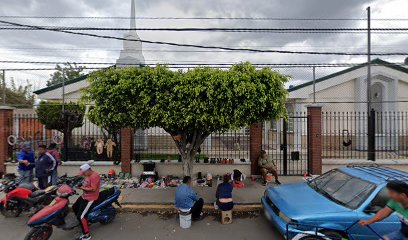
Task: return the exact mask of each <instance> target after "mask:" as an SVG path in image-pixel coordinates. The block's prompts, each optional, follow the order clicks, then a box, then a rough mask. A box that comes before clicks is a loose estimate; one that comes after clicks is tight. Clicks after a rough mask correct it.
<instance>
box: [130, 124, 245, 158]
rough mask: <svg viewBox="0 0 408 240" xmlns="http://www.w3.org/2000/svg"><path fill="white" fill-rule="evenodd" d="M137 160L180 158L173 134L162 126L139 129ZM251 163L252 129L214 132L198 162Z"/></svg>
mask: <svg viewBox="0 0 408 240" xmlns="http://www.w3.org/2000/svg"><path fill="white" fill-rule="evenodd" d="M134 156H135V159H136V161H140V160H161V161H179V160H180V154H179V150H178V149H177V147H176V145H175V143H174V140H173V139H172V137H171V136H170V135H169V134H168V133H167V132H165V131H164V130H163V129H161V128H158V127H157V128H150V129H146V130H142V129H139V130H136V133H135V138H134ZM224 159H234V161H244V160H245V161H247V162H249V129H247V128H244V129H240V130H234V131H228V132H225V133H213V134H211V135H210V136H209V137H208V138H207V139H206V140H205V141H204V143H203V144H202V145H201V147H200V149H199V151H198V153H197V156H196V162H202V163H204V162H207V161H224Z"/></svg>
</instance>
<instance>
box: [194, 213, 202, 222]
mask: <svg viewBox="0 0 408 240" xmlns="http://www.w3.org/2000/svg"><path fill="white" fill-rule="evenodd" d="M204 218H205V216H204V214H203V213H200V216H199V217H198V218H193V219H191V221H195V222H196V221H201V220H203V219H204Z"/></svg>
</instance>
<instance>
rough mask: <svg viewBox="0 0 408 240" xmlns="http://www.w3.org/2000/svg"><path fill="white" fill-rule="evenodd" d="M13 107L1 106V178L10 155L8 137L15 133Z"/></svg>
mask: <svg viewBox="0 0 408 240" xmlns="http://www.w3.org/2000/svg"><path fill="white" fill-rule="evenodd" d="M13 109H14V108H12V107H7V106H0V178H1V177H2V175H3V174H6V165H5V162H6V160H7V158H8V157H9V156H10V154H9V153H10V152H9V144H8V142H7V138H8V136H10V135H12V134H13Z"/></svg>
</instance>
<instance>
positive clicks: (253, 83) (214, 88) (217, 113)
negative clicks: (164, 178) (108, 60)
mask: <svg viewBox="0 0 408 240" xmlns="http://www.w3.org/2000/svg"><path fill="white" fill-rule="evenodd" d="M288 79H289V77H288V76H285V75H282V74H280V73H278V72H276V71H273V70H272V69H271V68H262V69H256V68H255V67H254V66H252V65H251V64H250V63H242V64H238V65H235V66H233V67H231V69H229V70H221V69H214V68H195V69H192V70H189V71H187V72H182V71H177V72H174V71H171V70H169V69H168V68H167V67H165V66H156V67H155V68H150V67H143V68H137V67H136V68H124V69H113V68H110V69H105V70H100V71H96V72H94V73H92V74H90V76H89V78H88V81H89V83H90V86H89V88H88V89H86V90H85V92H84V95H83V100H85V101H87V102H94V103H95V106H94V108H92V109H91V110H90V113H89V114H90V115H91V116H92V118H93V119H95V120H96V121H97V122H96V123H97V125H99V126H100V127H104V126H106V125H109V126H111V125H113V126H115V127H117V128H120V127H131V128H143V129H146V128H150V127H156V126H157V127H161V128H163V129H164V130H165V131H167V132H168V133H169V134H170V135H171V136H172V137H173V140H174V142H175V144H176V146H177V148H178V149H179V152H180V155H181V158H182V160H183V171H184V175H190V174H191V168H192V162H193V159H194V156H195V154H196V152H197V150H198V148H199V147H200V145H201V144H202V143H203V142H204V140H205V139H206V138H207V137H208V136H209V135H210V134H211V133H213V132H223V131H228V130H231V129H237V128H242V127H245V126H248V125H250V124H252V123H256V122H262V121H265V120H273V119H277V118H279V117H281V116H284V115H285V114H286V108H285V104H284V102H285V99H286V96H287V91H286V90H285V86H284V84H285V83H286V82H287V81H288Z"/></svg>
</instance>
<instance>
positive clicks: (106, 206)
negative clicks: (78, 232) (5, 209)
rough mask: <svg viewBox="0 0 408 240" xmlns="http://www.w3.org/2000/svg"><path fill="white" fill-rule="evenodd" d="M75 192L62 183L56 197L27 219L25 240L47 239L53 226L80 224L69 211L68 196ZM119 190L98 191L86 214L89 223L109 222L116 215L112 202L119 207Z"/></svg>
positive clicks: (73, 226)
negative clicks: (95, 201)
mask: <svg viewBox="0 0 408 240" xmlns="http://www.w3.org/2000/svg"><path fill="white" fill-rule="evenodd" d="M75 194H76V191H75V190H74V189H73V187H71V186H69V185H67V184H63V185H61V186H60V187H59V188H58V190H57V197H56V198H55V199H54V200H53V201H52V202H51V203H50V204H49V205H48V206H46V207H44V208H43V209H41V210H40V211H38V212H37V213H36V214H35V215H33V216H32V217H31V218H30V219H29V220H28V223H27V225H28V226H29V227H31V231H30V232H29V233H28V234H27V235H26V237H25V240H48V239H49V238H50V237H51V235H52V232H53V226H55V227H57V228H60V229H62V230H72V229H74V228H76V227H78V226H79V225H80V223H79V222H78V220H77V218H76V217H75V216H74V214H73V213H72V212H71V213H69V197H71V196H73V195H75ZM120 194H121V191H120V190H118V189H117V188H111V189H108V190H104V191H102V192H100V194H99V198H98V200H97V203H96V205H95V207H94V208H92V209H91V210H90V211H89V212H88V213H87V216H86V219H87V220H88V223H89V224H93V223H98V222H99V223H101V224H109V223H111V222H112V221H113V220H114V219H115V217H116V209H115V208H114V207H113V204H116V205H117V206H118V207H121V205H120V203H119V202H118V198H119V196H120Z"/></svg>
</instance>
